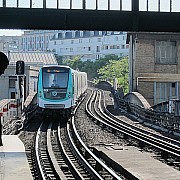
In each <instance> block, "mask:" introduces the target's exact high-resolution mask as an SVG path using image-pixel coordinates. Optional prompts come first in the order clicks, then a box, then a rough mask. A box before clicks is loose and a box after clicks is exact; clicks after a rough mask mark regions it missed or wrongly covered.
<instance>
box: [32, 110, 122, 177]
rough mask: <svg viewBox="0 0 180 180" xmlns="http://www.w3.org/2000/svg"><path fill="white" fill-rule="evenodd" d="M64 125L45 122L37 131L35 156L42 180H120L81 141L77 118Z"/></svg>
mask: <svg viewBox="0 0 180 180" xmlns="http://www.w3.org/2000/svg"><path fill="white" fill-rule="evenodd" d="M76 110H77V109H76ZM58 122H60V123H58ZM61 122H63V120H62V119H60V120H58V121H55V122H53V123H52V122H48V121H43V123H42V124H41V126H40V127H39V129H38V131H37V135H36V143H35V144H36V145H35V150H36V151H35V152H36V153H35V154H36V159H37V164H38V169H39V171H40V174H41V175H40V176H41V178H42V179H43V180H46V179H102V180H103V179H108V180H109V179H119V180H120V179H121V178H120V177H119V176H118V175H117V174H116V173H115V172H114V171H113V170H112V169H110V168H109V167H108V166H107V165H106V164H105V163H104V162H103V161H102V159H99V158H98V157H97V156H96V155H95V154H94V153H93V150H92V148H91V147H88V146H86V145H85V143H84V142H83V141H82V139H81V138H80V135H79V134H78V131H77V129H76V126H75V118H74V116H73V117H72V118H71V119H69V120H68V122H67V123H61Z"/></svg>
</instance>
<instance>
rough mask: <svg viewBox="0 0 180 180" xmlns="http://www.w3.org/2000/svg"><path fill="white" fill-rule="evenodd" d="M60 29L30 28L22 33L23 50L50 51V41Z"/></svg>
mask: <svg viewBox="0 0 180 180" xmlns="http://www.w3.org/2000/svg"><path fill="white" fill-rule="evenodd" d="M57 31H58V32H59V30H29V31H24V34H22V49H21V51H23V52H34V51H40V52H45V51H48V50H49V49H48V45H49V41H50V40H51V39H52V37H53V36H54V34H55V33H56V32H57Z"/></svg>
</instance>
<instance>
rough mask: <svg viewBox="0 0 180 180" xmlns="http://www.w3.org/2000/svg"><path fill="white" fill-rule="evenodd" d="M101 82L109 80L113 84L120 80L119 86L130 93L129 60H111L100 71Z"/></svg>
mask: <svg viewBox="0 0 180 180" xmlns="http://www.w3.org/2000/svg"><path fill="white" fill-rule="evenodd" d="M98 74H99V79H100V80H108V81H110V82H113V81H114V79H115V78H117V79H118V84H119V85H120V86H121V87H122V88H123V89H124V92H126V93H127V92H128V58H127V57H126V58H123V59H120V60H110V61H109V64H107V65H105V66H103V67H102V68H100V69H99V70H98Z"/></svg>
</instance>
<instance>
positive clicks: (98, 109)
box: [86, 91, 180, 164]
mask: <svg viewBox="0 0 180 180" xmlns="http://www.w3.org/2000/svg"><path fill="white" fill-rule="evenodd" d="M103 96H104V95H103V93H102V91H94V92H93V93H92V95H91V97H90V98H89V101H88V103H87V106H86V111H87V113H88V114H89V115H90V116H91V117H92V118H93V119H94V121H96V123H97V124H99V125H101V126H103V127H104V128H108V129H111V131H113V133H116V132H120V133H121V134H123V136H124V137H125V138H129V137H130V138H132V139H134V140H136V141H138V143H139V145H140V146H141V147H143V146H146V145H149V146H151V147H153V148H155V149H158V150H159V151H160V152H161V155H162V157H163V158H165V159H167V158H171V157H173V158H174V164H178V163H179V159H180V143H179V141H177V140H174V139H171V138H168V137H164V136H160V135H157V134H155V133H152V132H150V131H146V130H142V129H140V128H137V127H135V126H133V125H130V124H128V123H125V122H124V121H121V120H120V119H117V118H116V117H115V116H113V115H112V114H111V113H110V112H109V111H108V110H107V109H106V107H105V100H104V98H103ZM105 112H106V113H105Z"/></svg>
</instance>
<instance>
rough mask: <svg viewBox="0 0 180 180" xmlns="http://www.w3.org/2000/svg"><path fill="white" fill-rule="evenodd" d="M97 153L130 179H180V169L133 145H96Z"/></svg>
mask: <svg viewBox="0 0 180 180" xmlns="http://www.w3.org/2000/svg"><path fill="white" fill-rule="evenodd" d="M94 151H95V153H96V154H97V155H98V156H101V157H102V158H103V159H106V160H109V164H111V165H112V166H113V167H114V168H116V170H120V171H121V172H123V173H125V174H127V175H128V179H131V180H132V179H139V180H180V171H178V170H176V169H174V168H173V167H170V166H168V165H166V164H164V163H162V162H160V161H158V160H156V159H154V158H153V157H152V153H147V152H141V151H139V150H138V149H137V148H135V147H133V146H126V147H123V146H122V147H121V146H113V145H107V146H105V147H96V148H95V150H94Z"/></svg>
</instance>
